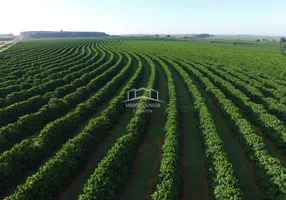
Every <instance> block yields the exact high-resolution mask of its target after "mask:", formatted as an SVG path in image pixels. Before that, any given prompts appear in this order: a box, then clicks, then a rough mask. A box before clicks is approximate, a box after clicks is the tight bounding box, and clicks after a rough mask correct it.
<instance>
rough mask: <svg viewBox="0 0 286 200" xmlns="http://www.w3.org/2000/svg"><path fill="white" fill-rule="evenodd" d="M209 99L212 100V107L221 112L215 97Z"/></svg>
mask: <svg viewBox="0 0 286 200" xmlns="http://www.w3.org/2000/svg"><path fill="white" fill-rule="evenodd" d="M209 99H210V101H211V106H212V108H214V110H215V111H216V112H219V108H218V106H217V104H216V102H215V101H214V99H213V97H209Z"/></svg>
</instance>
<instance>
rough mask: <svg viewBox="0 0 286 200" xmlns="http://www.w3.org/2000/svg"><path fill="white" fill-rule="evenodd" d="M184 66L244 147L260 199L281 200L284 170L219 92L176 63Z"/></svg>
mask: <svg viewBox="0 0 286 200" xmlns="http://www.w3.org/2000/svg"><path fill="white" fill-rule="evenodd" d="M177 62H179V63H180V64H182V65H183V66H185V68H186V69H187V70H188V72H189V73H190V74H191V75H192V76H194V77H196V79H197V80H198V81H199V82H200V83H201V84H202V85H203V86H204V87H205V89H206V91H207V92H208V93H209V94H211V95H212V96H213V97H214V99H215V101H216V102H217V104H218V105H219V107H220V109H221V110H222V111H223V114H224V115H225V117H226V119H227V120H228V122H229V123H230V124H231V126H232V129H233V130H234V131H235V133H236V137H237V139H238V140H239V141H240V142H241V144H242V146H244V147H245V151H246V152H247V153H248V154H249V155H250V156H249V158H250V159H251V160H252V162H253V163H254V165H255V166H256V169H257V170H258V172H259V178H260V180H261V181H260V187H262V188H263V189H264V194H263V195H264V196H263V198H266V199H267V197H268V198H270V199H273V198H275V199H277V200H278V199H281V200H282V199H285V197H286V196H285V194H286V185H285V183H286V169H285V168H283V167H282V166H281V164H280V161H279V160H278V159H276V158H273V157H272V156H270V155H269V153H268V152H267V150H266V148H265V144H264V143H263V140H262V138H261V137H260V136H259V135H257V134H256V131H255V130H254V128H253V127H252V126H251V124H250V123H249V122H248V121H247V120H246V119H244V118H243V116H242V115H241V114H240V112H239V108H238V107H236V106H235V105H234V103H233V102H232V101H230V100H228V99H227V98H226V96H225V95H224V94H223V93H222V91H221V90H220V89H219V88H217V87H216V86H215V85H214V84H213V83H212V82H211V81H210V80H209V79H208V78H206V77H204V75H203V74H202V73H201V72H199V71H198V70H196V69H195V68H193V66H190V65H189V64H187V63H186V62H183V61H178V60H177Z"/></svg>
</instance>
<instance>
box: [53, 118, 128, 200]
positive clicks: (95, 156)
mask: <svg viewBox="0 0 286 200" xmlns="http://www.w3.org/2000/svg"><path fill="white" fill-rule="evenodd" d="M123 115H124V114H123V113H121V114H120V116H119V121H121V119H123ZM114 137H115V131H114V129H112V130H111V131H110V132H109V136H108V137H107V138H106V139H105V140H107V141H110V140H112V139H113V138H114ZM103 142H105V141H104V140H103V141H102V143H103ZM99 159H100V156H99V155H98V152H97V151H95V153H94V154H92V155H91V157H89V158H88V162H87V165H86V167H85V169H84V171H83V172H82V173H84V172H85V171H89V170H90V169H91V167H92V164H93V163H96V162H99V161H100V160H99ZM80 175H81V174H79V175H78V176H77V178H76V179H75V180H73V181H72V183H71V184H69V185H68V186H67V187H66V188H65V189H64V191H63V192H62V193H61V194H60V195H59V196H58V197H57V198H56V199H57V200H60V199H61V198H64V197H68V196H70V195H71V193H72V191H73V190H74V189H75V187H76V182H77V181H78V179H79V178H80Z"/></svg>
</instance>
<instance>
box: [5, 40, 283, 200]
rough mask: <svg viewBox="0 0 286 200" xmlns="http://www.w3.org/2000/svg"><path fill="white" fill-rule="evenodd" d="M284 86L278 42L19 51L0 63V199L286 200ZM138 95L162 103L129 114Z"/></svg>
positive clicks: (51, 46)
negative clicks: (131, 98) (130, 100)
mask: <svg viewBox="0 0 286 200" xmlns="http://www.w3.org/2000/svg"><path fill="white" fill-rule="evenodd" d="M285 77H286V57H285V56H282V55H281V54H280V49H279V44H278V43H276V44H275V43H261V44H253V43H251V42H249V43H248V42H245V43H241V44H239V43H238V44H236V45H234V44H233V42H225V43H211V41H208V40H188V41H187V40H178V41H176V40H167V39H146V38H145V39H142V38H137V39H135V38H124V39H122V38H107V39H100V38H99V39H91V38H90V39H87V38H83V39H53V40H45V39H38V40H24V41H20V42H18V43H17V44H15V45H13V46H12V47H10V48H9V49H7V50H5V51H3V52H1V53H0V199H5V200H43V199H45V200H50V199H56V200H73V199H80V200H89V199H100V200H105V199H116V200H141V199H142V200H145V199H146V200H147V199H154V200H161V199H162V200H177V199H181V200H204V199H218V200H231V199H232V200H236V199H243V200H256V199H257V200H258V199H264V200H266V199H267V200H270V199H273V200H285V199H286V98H285V97H286V78H285ZM139 88H146V89H154V90H156V91H158V92H159V100H160V101H154V98H153V97H152V98H153V100H149V99H147V98H141V99H138V100H136V103H137V105H141V106H139V107H135V108H131V107H128V106H127V103H125V102H123V101H125V100H126V99H127V93H128V92H129V91H130V90H132V89H139ZM144 95H148V94H147V92H145V93H144ZM162 101H163V102H162ZM155 103H157V105H158V104H159V106H156V107H149V106H150V104H155Z"/></svg>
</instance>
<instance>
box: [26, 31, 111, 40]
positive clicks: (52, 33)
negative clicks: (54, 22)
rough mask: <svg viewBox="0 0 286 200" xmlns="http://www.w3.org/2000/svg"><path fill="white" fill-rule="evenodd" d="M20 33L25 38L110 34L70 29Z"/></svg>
mask: <svg viewBox="0 0 286 200" xmlns="http://www.w3.org/2000/svg"><path fill="white" fill-rule="evenodd" d="M20 35H21V36H22V37H24V38H57V37H102V36H109V35H108V34H106V33H104V32H70V31H63V30H61V31H58V32H56V31H26V32H21V33H20Z"/></svg>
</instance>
